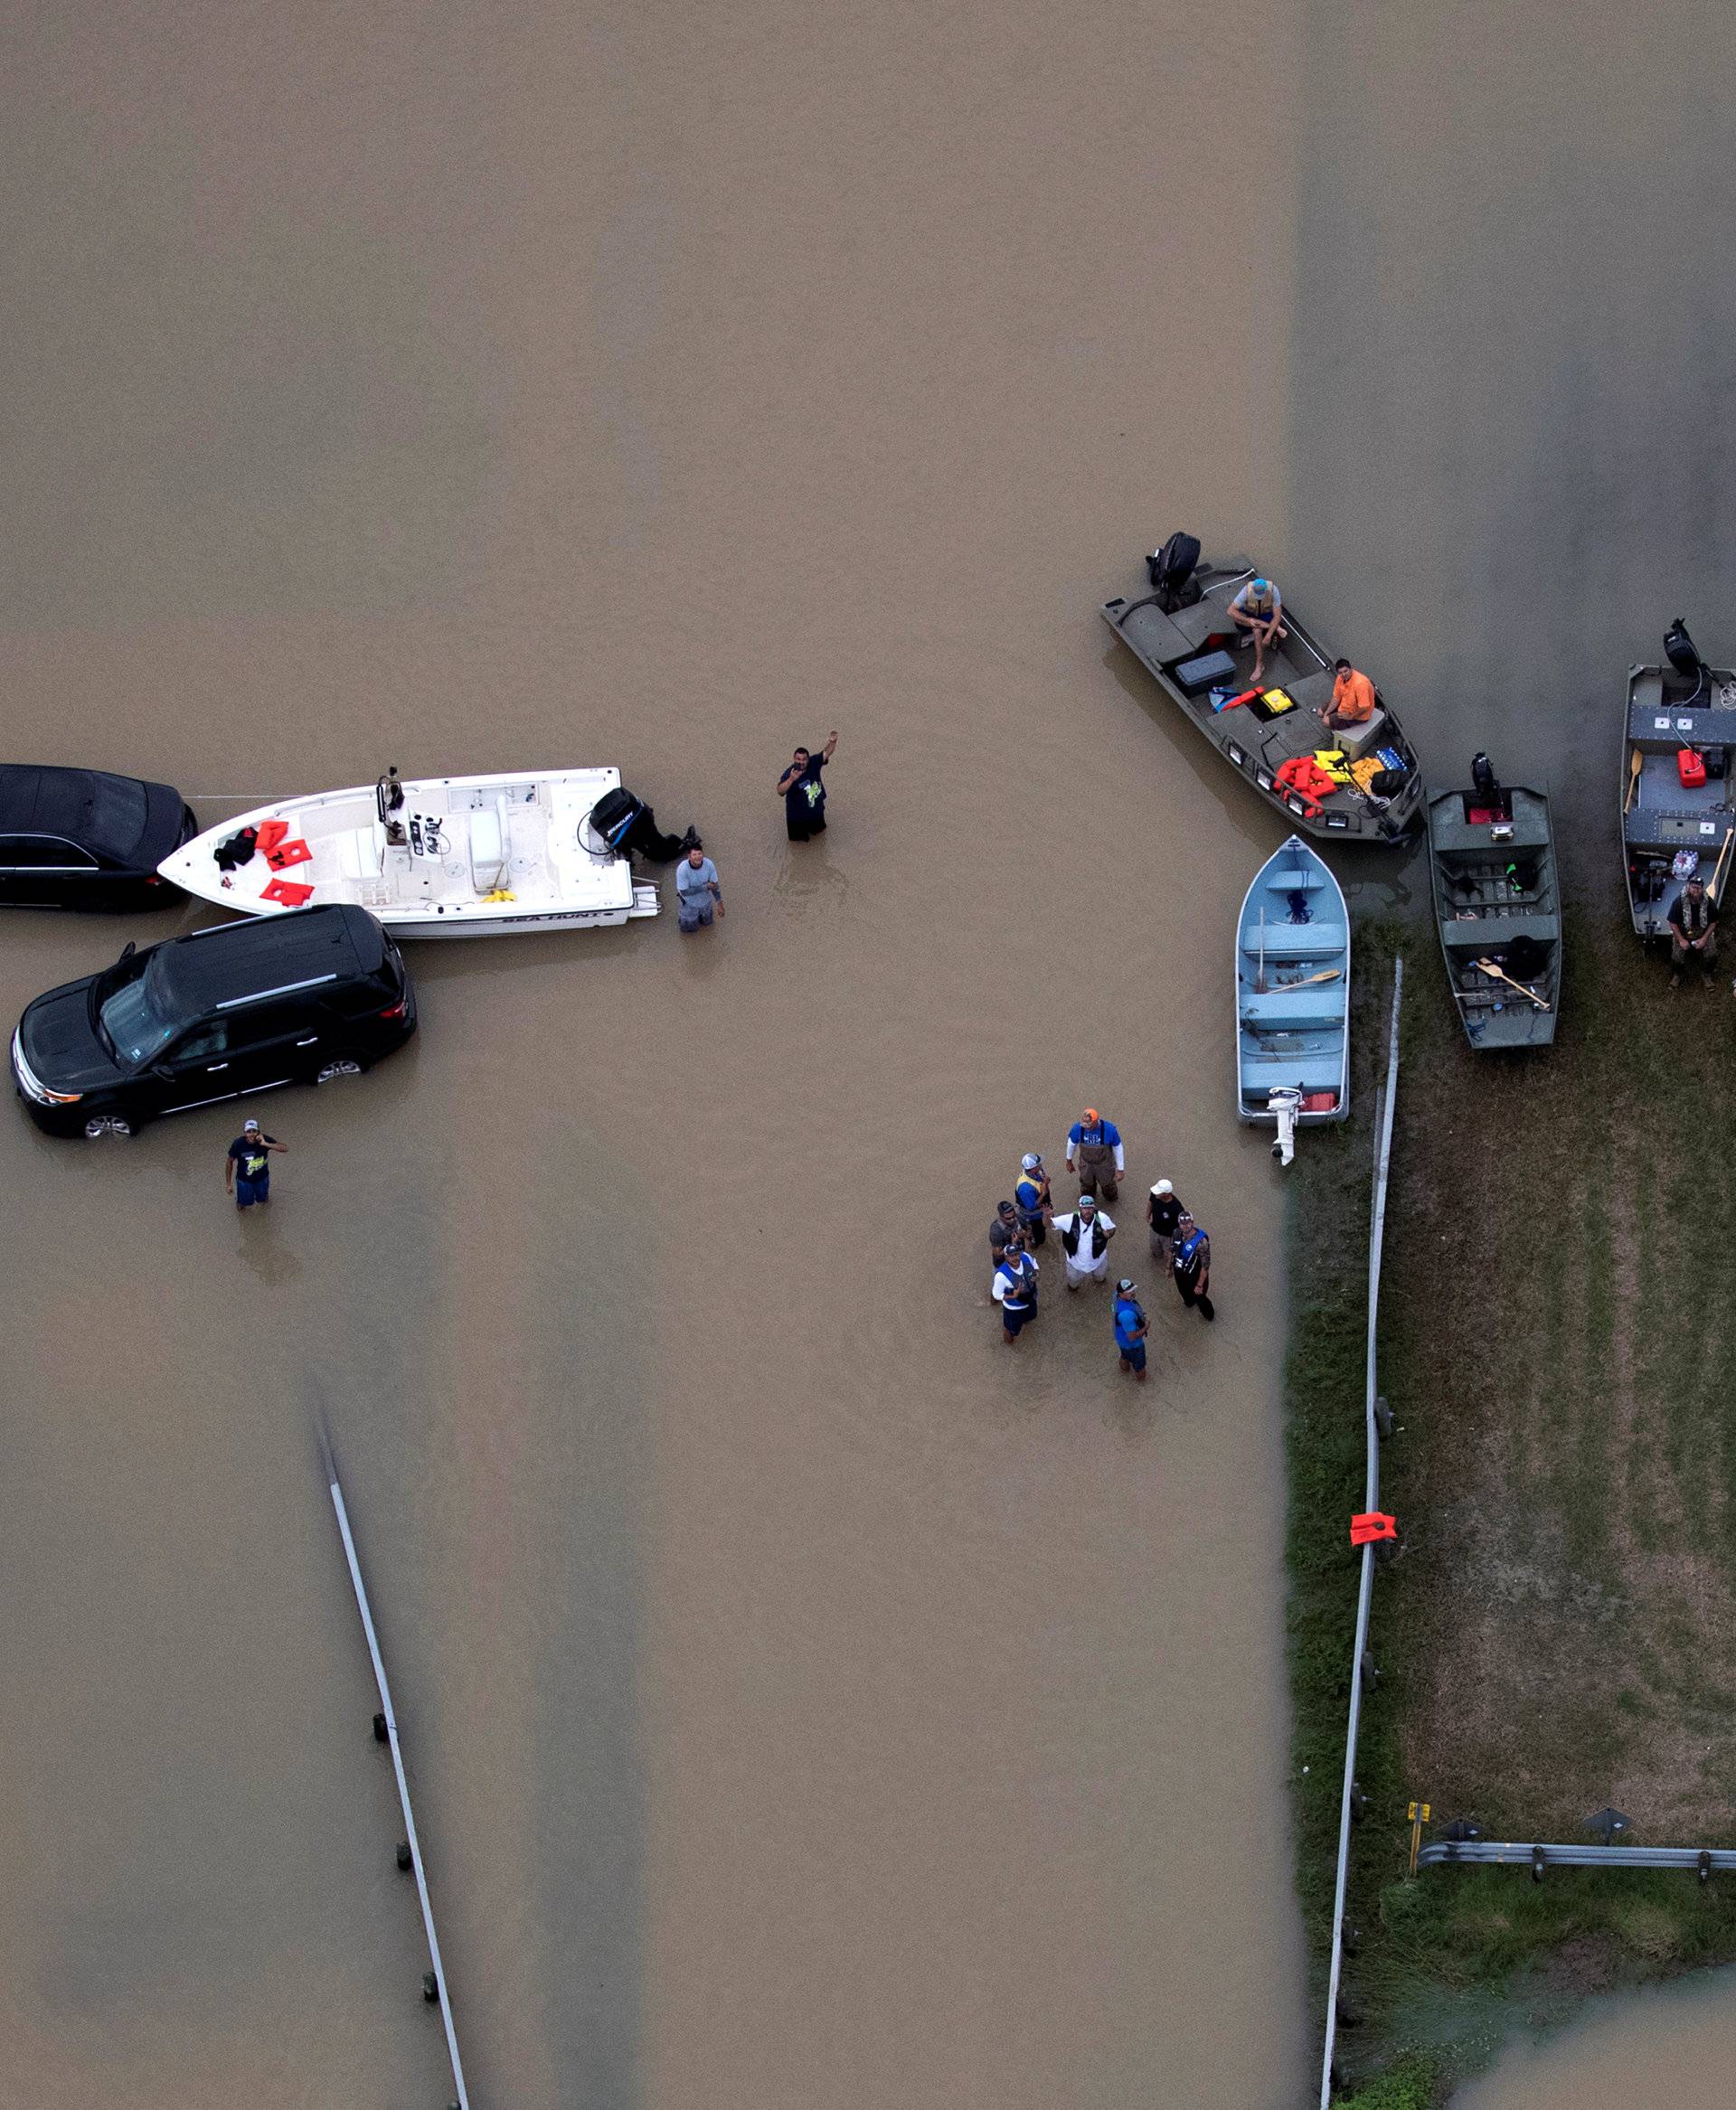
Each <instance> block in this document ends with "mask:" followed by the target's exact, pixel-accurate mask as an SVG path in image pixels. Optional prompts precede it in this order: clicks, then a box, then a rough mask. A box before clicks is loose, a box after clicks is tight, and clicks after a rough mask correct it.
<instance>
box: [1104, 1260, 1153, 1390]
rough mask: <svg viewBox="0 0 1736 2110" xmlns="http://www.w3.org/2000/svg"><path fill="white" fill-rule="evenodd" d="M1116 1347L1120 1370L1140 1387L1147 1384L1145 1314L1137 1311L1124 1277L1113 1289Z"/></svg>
mask: <svg viewBox="0 0 1736 2110" xmlns="http://www.w3.org/2000/svg"><path fill="white" fill-rule="evenodd" d="M1113 1319H1114V1324H1115V1345H1116V1348H1117V1351H1118V1353H1119V1354H1120V1357H1121V1367H1122V1369H1123V1370H1130V1371H1132V1372H1133V1374H1134V1376H1135V1377H1136V1378H1137V1379H1138V1380H1139V1382H1140V1383H1141V1384H1142V1385H1143V1384H1144V1383H1145V1381H1146V1334H1147V1333H1149V1332H1150V1331H1151V1328H1150V1326H1149V1325H1148V1324H1147V1323H1146V1314H1145V1313H1144V1312H1142V1311H1141V1310H1140V1308H1139V1297H1138V1293H1137V1290H1136V1289H1135V1287H1134V1283H1133V1278H1132V1276H1127V1275H1124V1276H1122V1277H1121V1279H1120V1281H1119V1282H1118V1283H1117V1284H1116V1286H1115V1309H1114V1314H1113Z"/></svg>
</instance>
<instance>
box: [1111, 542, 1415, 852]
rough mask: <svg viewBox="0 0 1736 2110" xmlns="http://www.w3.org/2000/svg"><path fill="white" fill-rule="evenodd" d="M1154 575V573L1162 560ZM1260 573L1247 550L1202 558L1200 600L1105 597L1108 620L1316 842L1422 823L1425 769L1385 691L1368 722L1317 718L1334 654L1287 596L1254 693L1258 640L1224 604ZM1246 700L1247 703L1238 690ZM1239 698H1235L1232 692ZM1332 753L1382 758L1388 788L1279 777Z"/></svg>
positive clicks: (1216, 743)
mask: <svg viewBox="0 0 1736 2110" xmlns="http://www.w3.org/2000/svg"><path fill="white" fill-rule="evenodd" d="M1152 570H1153V576H1154V579H1156V577H1157V576H1158V572H1157V566H1156V559H1154V560H1153V561H1152ZM1254 576H1255V572H1254V569H1253V567H1252V565H1250V563H1249V561H1248V560H1247V559H1246V558H1245V557H1233V558H1231V560H1229V561H1228V562H1227V563H1222V564H1205V565H1201V566H1200V567H1199V568H1198V569H1197V570H1195V571H1194V574H1193V580H1192V582H1190V583H1189V584H1188V585H1187V586H1186V588H1185V589H1184V590H1186V591H1188V592H1191V591H1192V590H1193V586H1194V584H1197V586H1198V588H1199V589H1200V591H1199V598H1198V599H1197V600H1195V601H1194V602H1193V603H1192V605H1176V604H1177V601H1178V598H1179V597H1178V595H1177V593H1175V592H1174V591H1165V590H1159V591H1157V592H1154V593H1149V594H1146V595H1142V596H1140V597H1138V598H1133V599H1128V598H1126V597H1124V596H1118V597H1117V598H1115V599H1114V600H1109V601H1105V602H1104V604H1103V611H1102V612H1103V620H1104V621H1105V622H1106V623H1107V624H1108V625H1109V628H1110V629H1111V630H1113V631H1114V632H1115V634H1116V636H1118V638H1120V639H1121V641H1122V643H1123V644H1124V645H1127V648H1128V650H1129V651H1130V652H1132V653H1133V655H1134V656H1135V657H1136V658H1137V659H1138V660H1139V661H1140V662H1141V663H1142V664H1144V666H1145V667H1146V669H1147V670H1148V671H1149V673H1150V674H1152V676H1153V677H1154V678H1155V680H1156V683H1157V685H1158V687H1159V688H1160V689H1162V690H1163V692H1164V693H1165V695H1166V696H1167V697H1168V698H1169V699H1170V701H1171V702H1173V703H1174V704H1175V706H1176V708H1177V709H1178V710H1179V711H1181V713H1182V716H1183V717H1184V718H1185V719H1186V721H1187V722H1188V723H1189V724H1190V725H1191V726H1193V727H1194V729H1195V730H1197V731H1199V732H1201V733H1202V734H1203V735H1204V737H1205V738H1206V739H1208V740H1210V741H1211V743H1212V746H1213V747H1214V748H1216V749H1217V750H1218V752H1219V753H1220V754H1221V755H1222V756H1223V758H1225V760H1226V761H1228V762H1229V763H1230V764H1231V767H1232V768H1234V769H1235V770H1236V771H1237V772H1238V773H1239V774H1240V775H1241V776H1242V777H1246V778H1247V780H1248V782H1249V783H1250V785H1251V786H1252V787H1253V788H1254V789H1255V790H1256V791H1257V792H1259V793H1260V796H1262V797H1263V798H1265V799H1266V800H1267V801H1268V802H1269V804H1270V805H1275V806H1276V807H1278V810H1279V811H1280V812H1281V813H1282V814H1283V815H1284V817H1285V819H1286V820H1287V821H1288V823H1289V824H1290V825H1291V826H1292V827H1300V828H1302V829H1303V830H1305V831H1306V832H1307V834H1310V835H1312V836H1314V837H1315V838H1316V840H1324V841H1328V842H1331V841H1339V840H1345V841H1350V842H1355V843H1401V842H1403V841H1405V840H1406V839H1407V838H1408V837H1409V836H1411V834H1413V833H1414V831H1415V829H1416V828H1417V826H1418V824H1419V822H1420V815H1421V806H1422V772H1421V770H1420V768H1418V767H1417V759H1416V756H1415V755H1414V754H1413V753H1412V751H1411V744H1410V742H1409V741H1408V740H1407V739H1405V737H1404V732H1403V729H1402V728H1401V726H1400V724H1399V721H1398V720H1397V718H1395V717H1394V716H1393V714H1392V707H1391V706H1390V705H1389V704H1388V703H1387V702H1386V699H1385V698H1384V697H1381V698H1380V709H1379V710H1378V711H1376V712H1375V713H1374V716H1373V718H1372V719H1371V720H1370V721H1368V723H1367V724H1366V725H1365V726H1358V727H1357V728H1355V729H1354V731H1347V732H1328V731H1327V730H1326V728H1325V727H1324V726H1323V725H1322V724H1321V722H1320V720H1319V717H1318V716H1317V715H1316V714H1317V713H1318V712H1319V711H1323V710H1324V709H1325V708H1326V705H1327V704H1328V703H1329V702H1331V701H1332V686H1333V680H1334V674H1333V667H1334V656H1333V655H1328V654H1327V653H1326V650H1325V649H1324V647H1323V646H1321V645H1318V644H1316V641H1315V639H1314V637H1313V636H1312V635H1311V634H1310V633H1309V631H1308V630H1307V628H1305V626H1303V625H1302V624H1301V623H1300V622H1298V621H1297V617H1296V613H1295V610H1294V609H1293V608H1291V607H1290V604H1289V603H1288V601H1286V602H1285V603H1284V623H1285V627H1286V628H1287V629H1288V632H1289V636H1288V637H1287V638H1285V640H1284V641H1283V642H1282V644H1279V645H1275V646H1274V647H1273V648H1272V649H1271V650H1270V651H1269V653H1268V655H1267V659H1266V671H1265V674H1263V675H1262V677H1261V683H1260V691H1259V692H1258V693H1253V694H1250V682H1249V680H1248V678H1247V677H1248V675H1249V673H1250V669H1251V666H1252V661H1251V659H1250V657H1249V656H1248V655H1249V654H1250V653H1251V651H1252V649H1253V648H1252V646H1251V645H1247V644H1245V643H1244V642H1243V634H1242V633H1241V632H1240V631H1238V629H1237V628H1236V626H1235V625H1234V624H1233V623H1232V622H1231V619H1230V617H1229V615H1228V613H1227V609H1228V607H1229V603H1230V601H1231V598H1233V597H1234V595H1235V594H1236V593H1237V591H1238V590H1239V589H1240V588H1241V586H1242V584H1243V583H1244V581H1246V580H1248V579H1252V578H1253V577H1254ZM1244 698H1245V699H1246V700H1245V701H1244V700H1243V699H1244ZM1232 699H1233V701H1232ZM1327 752H1336V753H1338V754H1341V755H1342V756H1343V757H1344V764H1343V768H1344V769H1345V770H1349V769H1354V768H1355V767H1356V765H1357V764H1359V763H1363V764H1365V765H1366V767H1365V768H1363V769H1362V770H1361V772H1360V774H1361V775H1362V776H1363V777H1372V776H1373V770H1374V768H1375V766H1376V764H1377V763H1378V765H1379V766H1380V767H1381V768H1382V772H1383V774H1382V777H1381V779H1380V781H1381V782H1382V784H1383V785H1385V786H1387V787H1389V788H1388V789H1387V791H1386V793H1385V794H1384V795H1377V794H1375V793H1374V792H1373V790H1371V789H1368V788H1365V787H1364V786H1363V785H1362V784H1358V783H1348V784H1341V785H1338V786H1336V787H1334V788H1333V789H1332V790H1330V791H1329V792H1325V793H1324V794H1321V795H1317V796H1309V795H1308V794H1307V793H1306V792H1304V791H1301V790H1298V789H1297V788H1295V787H1291V786H1290V785H1288V784H1287V783H1286V782H1283V781H1280V775H1279V773H1280V771H1281V770H1282V769H1283V768H1284V766H1285V765H1286V764H1287V763H1292V762H1299V761H1301V760H1302V759H1303V758H1311V757H1313V756H1315V755H1316V754H1320V753H1327Z"/></svg>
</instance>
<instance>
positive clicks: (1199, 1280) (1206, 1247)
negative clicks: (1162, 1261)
mask: <svg viewBox="0 0 1736 2110" xmlns="http://www.w3.org/2000/svg"><path fill="white" fill-rule="evenodd" d="M1169 1271H1170V1273H1171V1274H1172V1275H1173V1276H1175V1286H1176V1288H1177V1289H1178V1290H1179V1291H1180V1292H1181V1297H1182V1302H1183V1303H1184V1305H1187V1306H1188V1308H1189V1310H1191V1311H1197V1312H1198V1313H1199V1314H1200V1316H1201V1318H1203V1319H1215V1318H1216V1317H1217V1315H1218V1314H1217V1313H1216V1312H1215V1311H1214V1310H1213V1309H1212V1299H1211V1298H1210V1297H1209V1296H1207V1295H1206V1294H1205V1293H1206V1291H1207V1289H1208V1288H1209V1287H1210V1286H1211V1283H1212V1241H1211V1239H1208V1238H1207V1237H1206V1235H1205V1233H1204V1232H1203V1230H1202V1229H1200V1227H1199V1225H1198V1224H1196V1223H1195V1222H1194V1219H1193V1218H1192V1217H1191V1216H1190V1215H1189V1214H1188V1213H1187V1211H1186V1210H1183V1211H1182V1214H1181V1220H1180V1221H1179V1222H1178V1223H1177V1225H1176V1227H1175V1258H1174V1259H1173V1260H1172V1261H1171V1262H1170V1264H1169Z"/></svg>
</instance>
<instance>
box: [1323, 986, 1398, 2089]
mask: <svg viewBox="0 0 1736 2110" xmlns="http://www.w3.org/2000/svg"><path fill="white" fill-rule="evenodd" d="M1403 988H1404V962H1403V961H1402V960H1395V961H1394V962H1393V964H1392V1025H1391V1029H1390V1031H1389V1032H1388V1036H1387V1054H1386V1082H1385V1086H1384V1088H1383V1089H1382V1096H1381V1100H1380V1104H1379V1107H1378V1111H1377V1113H1376V1116H1375V1127H1376V1131H1377V1135H1378V1138H1379V1140H1378V1144H1377V1149H1376V1155H1375V1160H1374V1200H1373V1212H1372V1215H1371V1218H1370V1222H1369V1236H1368V1355H1367V1367H1366V1373H1365V1375H1366V1383H1365V1396H1364V1399H1363V1418H1364V1422H1365V1424H1366V1441H1367V1447H1368V1473H1367V1484H1366V1492H1365V1495H1364V1500H1363V1507H1364V1509H1368V1510H1378V1509H1379V1508H1380V1506H1381V1402H1380V1390H1379V1387H1378V1385H1377V1383H1376V1371H1375V1352H1374V1347H1375V1342H1374V1337H1375V1329H1376V1324H1377V1322H1378V1320H1379V1317H1380V1305H1381V1249H1382V1244H1383V1242H1384V1239H1385V1234H1386V1182H1387V1173H1388V1169H1389V1167H1390V1165H1391V1163H1392V1108H1393V1104H1394V1102H1395V1100H1396V1099H1397V1097H1398V1089H1399V997H1400V994H1401V992H1402V990H1403ZM1374 1554H1375V1548H1374V1547H1373V1545H1366V1546H1364V1547H1363V1571H1362V1579H1361V1583H1360V1585H1359V1587H1358V1589H1357V1593H1356V1647H1355V1653H1354V1655H1353V1657H1352V1658H1351V1669H1350V1718H1349V1721H1348V1723H1347V1725H1346V1727H1345V1731H1344V1793H1343V1796H1342V1799H1341V1801H1340V1803H1339V1807H1338V1872H1337V1879H1336V1881H1335V1884H1334V1886H1333V1897H1332V1967H1331V1972H1330V1974H1329V1977H1328V1983H1327V1991H1326V2049H1325V2053H1324V2055H1323V2057H1322V2058H1321V2061H1320V2110H1330V2105H1331V2103H1332V2060H1333V2053H1334V2051H1335V2049H1336V2046H1337V2040H1338V1987H1339V1982H1340V1980H1341V1978H1342V1977H1343V1974H1344V1886H1345V1884H1346V1883H1347V1881H1348V1880H1349V1877H1350V1825H1351V1819H1352V1817H1353V1815H1354V1804H1355V1803H1356V1801H1357V1788H1356V1737H1357V1732H1358V1730H1359V1729H1360V1728H1361V1726H1362V1717H1363V1665H1364V1663H1366V1661H1367V1657H1368V1617H1369V1607H1370V1605H1371V1603H1372V1602H1373V1596H1374Z"/></svg>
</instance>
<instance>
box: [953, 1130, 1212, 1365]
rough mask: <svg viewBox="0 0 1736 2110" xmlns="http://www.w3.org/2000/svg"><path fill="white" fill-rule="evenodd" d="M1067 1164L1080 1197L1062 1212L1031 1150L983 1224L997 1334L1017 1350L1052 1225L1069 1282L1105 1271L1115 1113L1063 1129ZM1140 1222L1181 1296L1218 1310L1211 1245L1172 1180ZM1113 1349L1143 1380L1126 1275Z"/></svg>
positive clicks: (1141, 1344) (1155, 1192)
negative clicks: (1212, 1291)
mask: <svg viewBox="0 0 1736 2110" xmlns="http://www.w3.org/2000/svg"><path fill="white" fill-rule="evenodd" d="M1064 1153H1065V1158H1066V1165H1067V1170H1068V1172H1070V1173H1077V1174H1078V1178H1079V1201H1078V1202H1077V1203H1076V1204H1075V1206H1074V1207H1073V1208H1072V1209H1071V1210H1068V1211H1066V1212H1065V1213H1063V1214H1061V1215H1057V1214H1056V1213H1055V1209H1054V1198H1053V1195H1052V1192H1051V1189H1050V1182H1049V1174H1048V1173H1047V1171H1046V1170H1045V1169H1044V1166H1043V1158H1042V1154H1040V1153H1039V1152H1036V1151H1027V1152H1026V1154H1025V1155H1024V1159H1023V1160H1022V1161H1021V1163H1020V1166H1019V1176H1018V1179H1017V1180H1016V1181H1015V1182H1014V1188H1013V1196H1012V1199H1011V1200H1010V1201H1003V1202H1001V1203H1000V1204H999V1206H998V1207H997V1208H996V1210H995V1220H994V1221H993V1222H992V1223H991V1224H990V1225H989V1227H988V1249H989V1257H990V1258H991V1259H992V1261H993V1262H994V1269H995V1272H994V1276H993V1279H992V1281H991V1283H990V1286H989V1287H990V1295H992V1297H993V1299H994V1301H995V1304H996V1305H998V1306H999V1307H1000V1314H1001V1338H1002V1339H1003V1340H1004V1341H1005V1342H1006V1345H1007V1346H1008V1347H1009V1348H1016V1347H1017V1346H1018V1343H1019V1336H1020V1335H1021V1334H1022V1333H1024V1329H1025V1328H1026V1327H1027V1326H1028V1325H1029V1324H1030V1323H1031V1322H1032V1321H1033V1319H1034V1318H1035V1317H1036V1315H1037V1277H1038V1276H1039V1275H1040V1274H1041V1272H1042V1263H1041V1262H1040V1261H1039V1260H1037V1259H1036V1258H1035V1257H1034V1250H1033V1249H1034V1248H1036V1247H1038V1246H1042V1245H1044V1244H1046V1243H1047V1241H1048V1237H1049V1233H1050V1232H1051V1231H1053V1232H1054V1233H1055V1236H1056V1238H1057V1239H1059V1240H1060V1243H1061V1251H1062V1255H1063V1260H1064V1267H1065V1279H1066V1284H1067V1287H1068V1288H1069V1289H1070V1290H1074V1291H1077V1290H1080V1289H1082V1288H1083V1287H1084V1286H1085V1285H1086V1284H1087V1283H1088V1282H1104V1281H1107V1280H1108V1278H1109V1242H1110V1240H1111V1239H1113V1238H1114V1237H1115V1235H1116V1223H1115V1219H1114V1218H1113V1217H1112V1216H1110V1215H1109V1211H1108V1210H1106V1209H1103V1208H1102V1207H1100V1206H1099V1201H1098V1192H1099V1189H1101V1191H1102V1195H1103V1200H1104V1201H1115V1200H1116V1199H1117V1197H1118V1194H1119V1192H1120V1182H1121V1181H1122V1179H1123V1178H1124V1176H1125V1175H1126V1172H1127V1148H1126V1145H1125V1144H1123V1142H1122V1140H1121V1132H1120V1130H1119V1129H1118V1127H1117V1126H1116V1125H1115V1123H1114V1122H1113V1121H1106V1120H1105V1119H1104V1118H1103V1116H1101V1115H1100V1114H1099V1112H1098V1110H1097V1108H1096V1107H1086V1109H1085V1111H1084V1113H1083V1115H1082V1116H1080V1119H1079V1120H1077V1121H1075V1122H1074V1123H1073V1125H1072V1126H1071V1128H1070V1129H1069V1130H1068V1131H1067V1141H1066V1144H1065V1146H1064ZM1146 1231H1147V1233H1148V1235H1149V1238H1150V1241H1151V1257H1152V1258H1153V1259H1154V1260H1156V1261H1157V1262H1158V1263H1159V1264H1160V1265H1161V1266H1162V1267H1164V1268H1165V1271H1166V1272H1167V1273H1168V1275H1169V1276H1170V1278H1171V1279H1172V1281H1174V1283H1175V1287H1176V1290H1177V1292H1178V1293H1179V1295H1180V1296H1181V1300H1182V1302H1183V1304H1184V1305H1187V1306H1188V1308H1189V1309H1190V1310H1193V1311H1197V1312H1198V1313H1199V1314H1200V1316H1201V1318H1202V1319H1206V1320H1210V1319H1213V1318H1215V1317H1216V1316H1217V1313H1216V1311H1215V1309H1214V1307H1213V1305H1212V1299H1211V1297H1210V1295H1208V1294H1207V1292H1208V1290H1209V1288H1210V1286H1211V1279H1212V1243H1211V1240H1210V1239H1208V1238H1207V1237H1206V1234H1205V1232H1204V1230H1203V1229H1202V1227H1201V1226H1200V1225H1199V1224H1198V1223H1196V1222H1195V1221H1194V1218H1193V1216H1192V1214H1191V1213H1190V1212H1189V1210H1187V1209H1186V1208H1184V1206H1183V1203H1182V1201H1181V1198H1180V1197H1179V1196H1178V1195H1177V1193H1176V1192H1175V1187H1174V1185H1173V1184H1172V1183H1171V1182H1169V1181H1168V1180H1159V1181H1158V1182H1156V1185H1155V1186H1154V1187H1153V1188H1152V1190H1151V1192H1150V1194H1149V1195H1148V1196H1147V1197H1146ZM1110 1323H1111V1326H1112V1329H1113V1332H1114V1334H1115V1345H1116V1352H1117V1353H1118V1356H1119V1358H1120V1364H1121V1368H1122V1370H1123V1371H1127V1373H1128V1374H1129V1375H1130V1376H1132V1377H1134V1378H1135V1379H1137V1380H1138V1382H1139V1383H1141V1384H1144V1382H1145V1380H1146V1336H1147V1335H1148V1334H1149V1333H1150V1331H1151V1326H1150V1321H1149V1320H1148V1319H1147V1318H1146V1313H1145V1309H1144V1307H1143V1306H1142V1305H1141V1304H1140V1302H1139V1289H1138V1285H1137V1283H1136V1282H1135V1281H1134V1280H1133V1278H1132V1276H1127V1275H1124V1276H1121V1278H1120V1279H1119V1281H1118V1282H1117V1284H1116V1286H1115V1298H1114V1303H1113V1305H1112V1307H1111V1311H1110Z"/></svg>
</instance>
